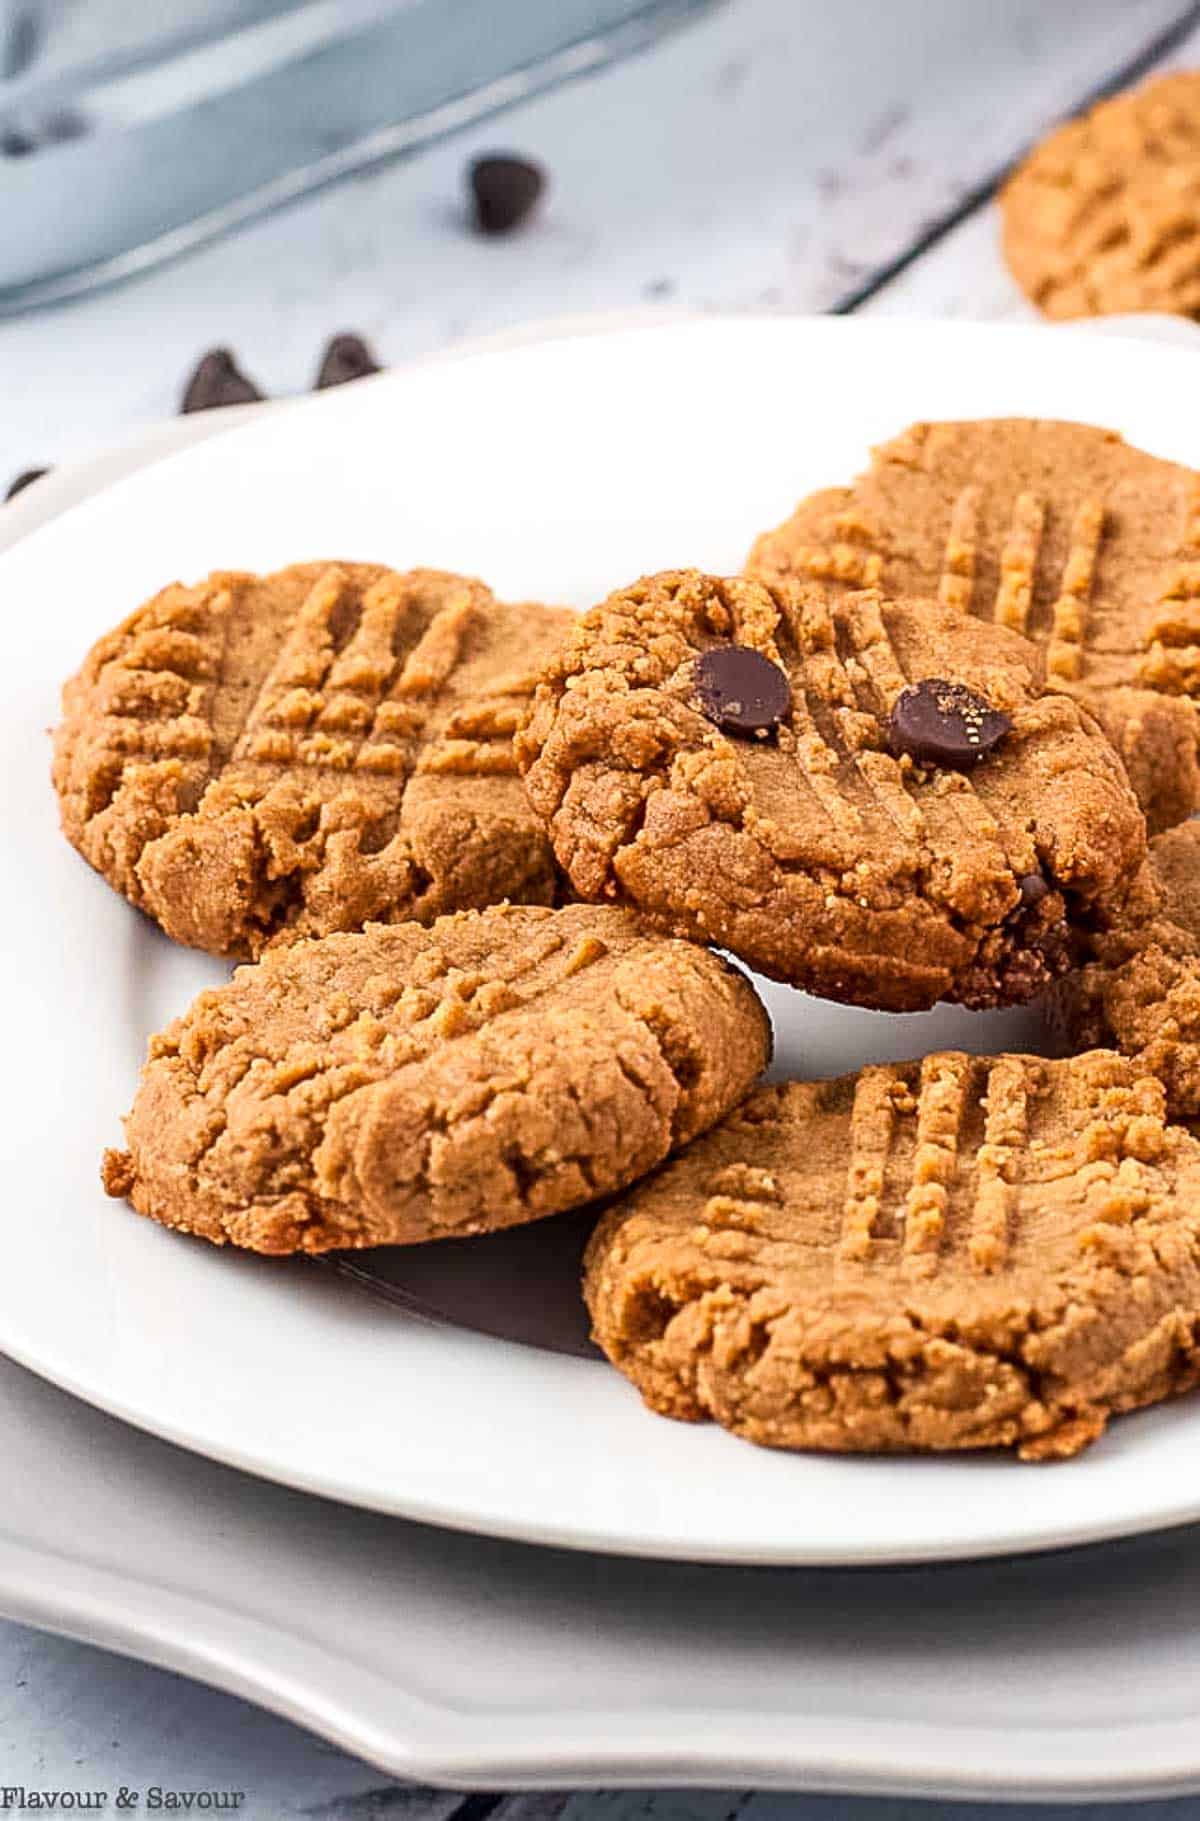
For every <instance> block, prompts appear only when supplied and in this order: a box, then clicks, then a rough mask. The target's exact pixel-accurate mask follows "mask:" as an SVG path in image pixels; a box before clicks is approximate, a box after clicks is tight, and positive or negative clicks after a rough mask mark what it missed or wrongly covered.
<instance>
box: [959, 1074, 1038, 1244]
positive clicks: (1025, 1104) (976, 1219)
mask: <svg viewBox="0 0 1200 1821" xmlns="http://www.w3.org/2000/svg"><path fill="white" fill-rule="evenodd" d="M1031 1066H1032V1065H1031V1064H1029V1063H1028V1062H1026V1060H1025V1058H1024V1057H1021V1056H1001V1057H1000V1058H999V1060H998V1061H996V1062H994V1063H993V1064H992V1066H991V1068H990V1070H989V1071H988V1078H987V1088H986V1092H985V1096H984V1105H985V1108H986V1120H985V1123H984V1131H983V1143H982V1144H981V1145H980V1147H979V1154H978V1156H977V1158H976V1169H977V1172H978V1173H977V1177H976V1186H975V1205H974V1207H973V1209H972V1211H971V1229H970V1233H969V1235H968V1238H967V1255H968V1257H969V1258H970V1261H971V1263H972V1265H973V1266H974V1267H975V1269H976V1270H977V1271H983V1272H991V1271H999V1270H1001V1269H1002V1268H1003V1266H1004V1264H1005V1263H1006V1261H1007V1259H1008V1255H1009V1249H1010V1240H1011V1235H1010V1232H1009V1226H1010V1220H1011V1214H1012V1207H1013V1202H1014V1197H1015V1184H1016V1183H1017V1181H1018V1179H1019V1174H1020V1170H1021V1164H1022V1160H1023V1158H1024V1155H1025V1151H1026V1148H1027V1146H1028V1143H1029V1074H1030V1068H1031Z"/></svg>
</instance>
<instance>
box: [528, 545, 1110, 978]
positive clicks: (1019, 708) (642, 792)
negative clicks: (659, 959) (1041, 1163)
mask: <svg viewBox="0 0 1200 1821" xmlns="http://www.w3.org/2000/svg"><path fill="white" fill-rule="evenodd" d="M1042 673H1043V662H1042V656H1041V654H1040V653H1039V651H1038V650H1037V649H1036V647H1034V646H1033V645H1031V644H1030V643H1029V642H1028V641H1027V640H1025V639H1022V638H1021V637H1020V636H1019V635H1018V634H1016V633H1013V632H1010V631H1008V630H1007V629H1006V628H993V627H987V626H981V625H980V624H979V623H978V621H976V620H973V619H971V618H970V617H969V616H967V615H965V614H962V613H959V612H957V611H956V610H955V609H953V608H951V607H947V606H944V605H939V604H938V603H936V602H922V603H911V602H908V603H905V602H898V601H891V600H888V599H886V598H885V597H883V596H882V595H880V594H878V593H872V592H862V593H858V594H852V595H845V596H842V597H840V598H839V597H836V596H833V595H830V594H829V593H827V592H825V591H824V590H822V589H820V588H817V587H813V586H811V585H810V586H803V585H801V584H799V583H796V582H781V583H779V584H778V585H776V586H773V587H772V586H767V585H766V584H764V583H761V582H756V581H750V580H746V579H742V578H734V579H730V580H726V579H721V578H718V577H714V576H709V575H703V574H700V573H699V572H697V571H694V570H683V571H672V572H668V573H665V574H662V575H656V576H648V577H646V578H644V579H643V580H642V581H640V582H636V583H634V584H633V585H632V586H631V587H629V588H623V589H620V590H618V591H617V593H615V594H613V595H611V596H610V597H609V599H608V600H606V601H604V602H603V603H602V604H601V605H600V606H598V607H596V608H594V609H593V610H592V611H591V612H590V613H588V614H586V615H585V616H584V617H583V619H582V620H581V621H579V622H578V623H577V624H576V625H575V626H573V627H572V628H571V630H570V631H569V633H568V635H567V638H566V639H565V640H564V642H563V643H562V645H561V646H560V647H559V648H558V650H557V652H556V654H555V656H554V658H553V659H552V661H551V663H550V665H549V666H548V668H547V670H546V672H545V673H544V675H543V678H542V680H541V682H540V683H539V685H538V688H537V691H536V693H535V696H534V702H533V708H532V712H531V715H530V719H529V721H528V724H527V726H526V727H525V728H524V729H523V730H522V731H521V732H520V733H519V734H518V737H517V741H516V751H517V757H518V762H519V764H520V766H521V768H522V770H523V772H524V774H525V786H526V790H527V791H528V793H529V797H530V801H531V802H532V804H533V806H534V808H535V810H537V812H538V813H539V814H540V815H541V816H542V817H544V819H545V821H546V823H547V825H548V827H549V830H550V836H551V840H552V841H553V844H554V849H555V853H556V854H557V857H558V860H559V862H560V864H561V865H562V866H563V868H564V869H565V870H566V872H567V874H568V875H569V877H570V880H571V883H572V884H573V885H574V887H575V889H576V891H577V892H578V893H579V894H580V896H581V897H583V898H587V899H591V900H594V901H607V902H616V903H622V904H627V905H631V906H633V907H636V908H637V909H638V910H640V911H642V912H643V913H644V914H646V915H647V916H649V917H651V918H652V919H653V920H654V921H655V922H656V924H657V925H658V927H659V928H662V929H667V930H670V931H671V932H672V933H674V934H677V935H682V936H690V937H691V938H692V939H693V940H697V941H701V942H712V943H716V944H718V945H720V946H721V947H724V948H727V949H730V950H731V951H732V952H733V953H734V954H736V955H738V956H740V957H741V958H742V959H743V960H744V961H746V962H748V963H749V964H750V965H751V966H752V967H755V968H757V969H759V970H760V971H761V972H762V973H765V974H769V975H772V976H774V977H775V978H777V979H781V980H786V981H790V982H791V983H792V984H793V985H795V986H799V987H805V988H807V989H809V990H810V991H814V992H818V993H822V994H824V995H826V996H827V997H829V998H833V999H840V1000H845V1001H848V1002H851V1003H855V1004H859V1005H868V1006H877V1007H880V1008H882V1009H885V1010H893V1011H911V1010H916V1009H919V1008H921V1007H926V1006H930V1005H932V1004H933V1003H934V1002H935V1001H936V1000H938V999H943V998H951V999H958V1000H961V1001H962V1002H963V1003H965V1004H968V1005H973V1006H994V1005H1003V1004H1008V1003H1016V1002H1020V1001H1022V1000H1025V999H1028V998H1030V997H1032V996H1033V995H1034V994H1035V993H1036V992H1038V991H1039V990H1040V989H1041V988H1042V987H1043V986H1044V985H1045V984H1046V983H1047V982H1048V981H1049V980H1050V979H1052V978H1053V977H1054V976H1055V975H1056V974H1058V973H1059V972H1061V971H1062V970H1063V969H1064V968H1065V967H1067V966H1068V965H1069V963H1070V961H1071V959H1072V957H1073V956H1074V954H1075V953H1076V951H1077V947H1078V943H1079V940H1080V937H1081V934H1082V932H1083V930H1084V929H1086V928H1087V927H1089V926H1090V924H1091V923H1092V921H1093V920H1094V919H1095V918H1096V917H1097V916H1099V915H1101V914H1104V913H1106V912H1107V910H1108V909H1110V908H1111V907H1113V906H1115V905H1116V904H1117V903H1119V902H1120V900H1121V898H1122V897H1123V895H1124V893H1125V891H1126V889H1127V886H1128V883H1129V880H1130V878H1131V877H1132V875H1133V874H1134V873H1135V872H1136V870H1137V868H1138V867H1139V865H1140V864H1141V863H1142V861H1143V859H1144V855H1145V830H1144V824H1143V820H1142V817H1141V814H1140V813H1139V811H1138V807H1137V804H1136V802H1135V801H1134V798H1133V795H1132V793H1131V791H1130V789H1129V786H1128V783H1127V781H1126V779H1125V776H1124V773H1123V771H1122V769H1121V765H1120V761H1119V760H1118V759H1117V757H1116V755H1115V753H1114V752H1113V751H1112V749H1111V747H1110V746H1109V744H1108V742H1107V741H1106V740H1105V739H1104V738H1103V737H1102V735H1101V734H1100V733H1099V731H1098V730H1097V728H1096V726H1095V724H1094V722H1092V721H1091V719H1090V718H1089V717H1088V716H1087V715H1086V714H1085V713H1084V712H1083V711H1082V710H1081V709H1080V708H1079V707H1078V706H1077V704H1076V703H1075V702H1073V701H1071V700H1070V699H1069V698H1068V697H1067V696H1063V695H1054V694H1046V693H1043V691H1042V687H1041V684H1042Z"/></svg>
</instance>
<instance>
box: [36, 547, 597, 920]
mask: <svg viewBox="0 0 1200 1821" xmlns="http://www.w3.org/2000/svg"><path fill="white" fill-rule="evenodd" d="M572 617H573V616H572V615H571V614H570V613H569V612H568V611H567V610H566V609H565V608H563V609H560V608H550V607H540V606H532V605H523V606H506V605H503V604H502V603H501V602H499V601H497V600H495V599H494V598H493V596H492V594H491V593H490V591H489V590H488V589H487V588H485V587H484V586H483V584H482V583H481V582H476V581H471V580H468V579H466V578H464V577H462V576H456V575H448V574H445V573H443V572H442V571H440V570H436V569H414V570H410V571H409V572H408V573H407V574H397V573H396V572H395V571H393V570H389V569H381V568H378V567H376V566H372V565H368V564H361V563H358V564H356V563H304V564H298V565H297V566H296V567H294V568H291V569H283V570H280V571H279V572H278V574H275V575H268V576H255V575H245V574H238V573H232V572H219V573H217V574H215V575H211V576H209V578H208V579H207V581H204V582H201V583H200V584H199V585H198V586H196V587H192V588H184V587H181V586H174V587H171V588H167V589H164V591H163V592H162V593H161V594H159V595H156V596H155V597H154V599H153V600H151V601H148V602H147V603H146V604H145V605H144V606H143V607H140V608H138V609H137V611H136V612H135V613H133V614H131V615H130V617H129V618H128V619H127V620H126V621H125V622H124V623H123V625H121V626H119V627H118V628H117V629H116V631H115V632H111V633H109V634H108V635H107V636H106V637H105V638H102V639H101V640H100V641H99V643H98V644H96V645H95V646H94V647H93V649H92V651H91V652H90V654H89V656H88V658H87V660H86V661H85V663H84V666H83V668H82V670H81V671H80V672H79V674H78V675H77V676H76V677H74V678H73V679H72V680H71V682H69V683H68V684H67V686H66V688H65V690H64V691H63V722H62V725H61V726H60V727H59V729H58V732H57V736H56V740H55V756H54V784H55V788H56V790H57V791H58V795H59V800H60V805H61V812H62V823H63V828H64V830H65V832H66V834H67V837H68V839H69V840H70V841H71V842H72V843H73V844H74V845H75V846H76V847H77V848H78V849H79V851H80V853H82V854H83V856H84V858H85V859H86V860H88V861H89V862H90V864H91V865H92V866H94V867H95V868H96V869H97V871H98V872H101V873H103V874H104V876H105V878H106V879H107V880H108V881H109V883H110V884H111V885H114V886H115V887H116V889H117V890H118V891H119V892H123V893H124V895H125V896H126V897H127V898H129V899H130V900H131V902H132V903H134V904H136V905H137V906H138V907H139V908H140V909H141V910H144V911H146V912H148V913H149V915H150V916H152V917H154V918H156V919H157V921H158V922H159V923H161V924H162V926H163V928H164V929H165V930H166V931H167V933H168V935H170V936H173V937H174V938H175V940H176V941H178V942H186V943H188V944H190V945H191V946H193V947H196V948H204V949H209V950H211V951H212V952H213V953H216V954H232V955H247V954H249V955H256V954H258V953H259V952H260V951H261V950H262V949H263V948H265V947H267V946H268V945H269V944H270V943H272V942H275V941H289V940H291V939H293V938H294V937H296V936H307V935H323V934H325V933H326V932H327V931H329V930H337V929H357V928H359V927H361V925H362V924H364V923H366V922H368V921H372V920H374V921H380V922H394V921H398V920H400V919H403V918H406V917H416V918H418V919H419V920H420V921H422V922H429V921H431V920H432V919H433V918H434V917H437V916H440V915H441V914H442V913H443V912H445V911H452V910H457V909H465V908H472V907H477V906H482V905H486V904H492V903H495V902H497V901H499V900H500V899H503V898H511V899H515V900H518V901H525V902H531V903H542V904H545V903H549V902H550V901H551V900H552V898H553V895H554V869H553V862H552V860H551V856H550V851H549V847H548V844H547V842H546V839H545V836H544V834H543V832H542V830H541V828H540V827H539V825H538V823H537V820H536V818H535V817H534V816H533V815H532V814H531V812H530V809H529V806H528V804H527V802H526V800H525V797H524V793H523V792H522V790H521V785H520V781H519V779H518V778H517V776H516V768H515V764H514V760H513V755H512V745H511V736H512V730H513V728H514V726H515V725H516V723H517V721H518V720H519V718H520V716H521V714H522V712H523V709H524V704H525V699H526V697H527V696H528V694H529V692H530V690H531V688H532V685H533V678H534V676H535V674H536V672H537V671H538V669H539V668H540V666H541V665H542V663H543V662H544V661H545V658H546V656H547V655H548V653H549V651H550V650H551V648H552V647H553V645H554V643H555V641H556V640H557V638H558V637H559V636H560V635H561V633H562V632H563V631H564V629H565V628H566V627H567V626H568V625H569V624H570V623H571V620H572Z"/></svg>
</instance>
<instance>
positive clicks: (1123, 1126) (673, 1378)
mask: <svg viewBox="0 0 1200 1821" xmlns="http://www.w3.org/2000/svg"><path fill="white" fill-rule="evenodd" d="M584 1292H585V1295H586V1298H587V1303H588V1308H589V1310H590V1311H591V1316H592V1324H593V1328H594V1331H595V1336H596V1339H597V1341H598V1342H599V1343H600V1345H601V1347H603V1349H604V1351H605V1353H606V1354H607V1355H608V1357H609V1359H610V1360H611V1361H612V1363H613V1365H614V1366H616V1367H617V1369H618V1370H619V1371H621V1372H623V1373H624V1374H625V1376H626V1377H627V1378H629V1379H631V1380H632V1382H633V1384H634V1385H636V1387H637V1388H638V1390H639V1391H640V1392H641V1393H642V1396H643V1397H644V1399H645V1401H646V1403H647V1404H648V1405H649V1407H650V1408H651V1409H652V1410H654V1411H657V1412H659V1413H660V1414H661V1415H663V1416H671V1417H675V1418H677V1419H680V1420H682V1421H685V1422H707V1421H712V1422H717V1423H721V1424H723V1425H724V1427H725V1428H727V1429H730V1430H732V1431H733V1432H734V1434H736V1435H739V1436H742V1437H744V1438H745V1439H746V1440H748V1441H752V1442H758V1443H760V1444H762V1445H764V1446H766V1447H770V1448H805V1449H820V1450H827V1451H831V1452H835V1453H852V1454H874V1453H916V1452H925V1451H935V1452H940V1451H943V1450H951V1449H953V1450H958V1449H964V1448H1013V1449H1016V1450H1017V1451H1018V1452H1019V1453H1020V1454H1021V1455H1022V1456H1023V1457H1024V1458H1025V1459H1027V1460H1053V1459H1061V1458H1063V1457H1065V1456H1069V1455H1072V1454H1075V1453H1077V1452H1078V1451H1079V1450H1080V1449H1081V1448H1083V1447H1085V1446H1086V1445H1087V1444H1088V1443H1090V1442H1093V1441H1095V1440H1096V1439H1097V1437H1099V1436H1100V1434H1101V1433H1102V1432H1103V1430H1104V1428H1105V1426H1106V1424H1107V1422H1108V1420H1109V1418H1110V1417H1111V1416H1113V1415H1114V1414H1116V1413H1117V1412H1119V1411H1126V1410H1133V1409H1138V1408H1140V1407H1141V1406H1142V1405H1145V1404H1153V1403H1157V1402H1158V1401H1159V1400H1161V1399H1163V1398H1166V1397H1172V1396H1175V1395H1177V1394H1178V1393H1180V1392H1182V1391H1186V1390H1188V1389H1189V1388H1190V1387H1192V1386H1194V1385H1195V1384H1196V1383H1197V1382H1198V1381H1200V1140H1198V1139H1197V1137H1196V1136H1195V1134H1194V1133H1193V1132H1192V1131H1190V1130H1189V1129H1187V1128H1185V1127H1183V1126H1181V1125H1175V1124H1172V1123H1171V1122H1170V1121H1169V1120H1168V1118H1167V1117H1166V1112H1165V1107H1164V1094H1163V1087H1162V1083H1161V1082H1159V1081H1158V1080H1157V1079H1156V1078H1155V1077H1154V1076H1153V1075H1152V1074H1151V1073H1150V1072H1149V1071H1148V1070H1144V1069H1141V1068H1139V1067H1137V1066H1136V1065H1135V1064H1134V1063H1132V1062H1128V1061H1126V1060H1125V1059H1124V1058H1123V1057H1120V1056H1115V1055H1113V1054H1111V1052H1108V1051H1103V1050H1097V1051H1092V1052H1091V1053H1089V1054H1088V1055H1085V1056H1076V1057H1071V1058H1070V1059H1068V1060H1066V1061H1058V1062H1046V1061H1042V1060H1041V1059H1040V1058H1036V1057H1032V1056H1012V1055H1009V1056H994V1057H985V1056H966V1055H963V1054H961V1053H958V1052H954V1051H944V1052H940V1053H936V1052H935V1053H934V1054H932V1055H929V1056H926V1057H925V1058H924V1060H923V1061H920V1062H902V1063H895V1064H889V1065H886V1066H877V1067H871V1068H865V1069H863V1070H861V1072H860V1073H858V1074H857V1075H849V1076H845V1077H843V1078H842V1079H840V1080H837V1081H816V1082H783V1083H779V1084H778V1085H775V1086H771V1087H763V1088H760V1089H758V1090H757V1091H756V1092H755V1093H753V1094H752V1095H751V1096H750V1097H749V1099H747V1100H746V1101H744V1102H743V1103H742V1104H741V1105H740V1106H739V1107H738V1108H737V1109H736V1110H735V1111H734V1112H733V1113H731V1114H729V1116H728V1117H727V1118H726V1119H724V1120H723V1121H722V1122H721V1123H720V1125H718V1126H715V1127H714V1128H713V1130H712V1131H710V1132H708V1133H707V1134H705V1136H704V1137H702V1138H700V1139H698V1140H697V1141H696V1143H695V1144H694V1145H692V1146H691V1147H690V1148H689V1149H688V1150H687V1151H686V1152H684V1154H683V1155H682V1156H680V1157H678V1158H676V1159H675V1160H674V1161H673V1162H671V1163H669V1164H667V1165H666V1166H665V1167H664V1168H662V1169H660V1170H658V1171H656V1173H655V1174H654V1175H653V1176H652V1177H650V1178H649V1179H648V1180H647V1181H645V1182H641V1183H638V1184H637V1185H635V1187H634V1188H633V1189H631V1190H629V1191H628V1193H627V1194H625V1195H624V1196H622V1197H621V1199H620V1200H619V1201H618V1202H617V1203H616V1204H615V1205H614V1206H613V1207H612V1208H611V1209H610V1210H609V1211H608V1212H607V1213H606V1214H605V1215H604V1216H603V1218H602V1219H601V1221H600V1224H599V1226H598V1227H597V1228H596V1231H595V1233H594V1234H593V1236H592V1239H591V1242H590V1245H589V1248H588V1253H587V1257H586V1261H585V1276H584Z"/></svg>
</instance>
